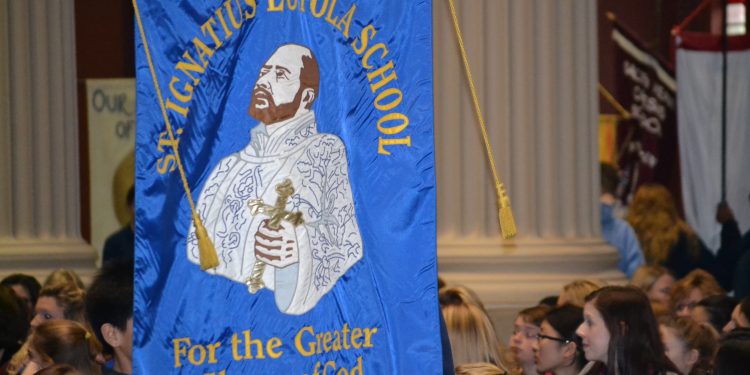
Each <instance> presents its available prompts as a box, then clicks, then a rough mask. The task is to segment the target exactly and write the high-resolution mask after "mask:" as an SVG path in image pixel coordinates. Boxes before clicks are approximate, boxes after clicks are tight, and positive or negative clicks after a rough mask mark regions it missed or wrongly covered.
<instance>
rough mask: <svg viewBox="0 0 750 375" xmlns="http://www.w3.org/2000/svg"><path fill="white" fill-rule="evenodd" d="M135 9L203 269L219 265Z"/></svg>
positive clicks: (136, 6) (135, 4)
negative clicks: (191, 217)
mask: <svg viewBox="0 0 750 375" xmlns="http://www.w3.org/2000/svg"><path fill="white" fill-rule="evenodd" d="M133 9H134V10H135V18H136V21H138V30H139V32H140V34H141V41H143V49H144V51H145V52H146V60H147V61H148V68H149V70H150V71H151V78H152V79H153V81H154V88H155V89H156V95H157V97H158V98H159V107H160V108H161V114H162V117H164V123H165V124H166V127H167V133H168V135H169V140H170V142H171V146H172V150H173V152H174V156H175V163H176V164H177V170H178V171H179V173H180V179H181V180H182V187H183V189H185V195H186V196H187V200H188V204H189V205H190V212H191V214H192V216H193V222H194V223H195V233H196V236H197V238H198V249H199V252H200V263H201V269H203V270H207V269H209V268H214V267H216V266H218V265H219V258H218V256H217V254H216V250H215V249H214V247H213V244H212V243H211V239H210V238H209V237H208V232H207V231H206V229H205V227H204V226H203V222H202V221H201V219H200V216H199V215H198V211H197V210H196V209H195V202H193V195H192V194H191V193H190V187H189V186H188V182H187V177H186V176H185V169H184V168H183V167H182V160H181V158H180V151H179V147H178V145H177V142H176V141H175V138H174V132H173V131H172V125H171V124H170V122H169V116H168V115H167V109H166V108H165V106H164V99H163V98H162V96H161V89H159V81H158V80H157V79H156V70H155V69H154V64H153V62H152V60H151V53H150V52H149V48H148V42H147V41H146V33H145V31H144V29H143V23H142V22H141V13H140V11H139V10H138V3H137V1H136V0H133Z"/></svg>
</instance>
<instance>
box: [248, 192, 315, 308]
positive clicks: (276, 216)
mask: <svg viewBox="0 0 750 375" xmlns="http://www.w3.org/2000/svg"><path fill="white" fill-rule="evenodd" d="M276 193H277V194H278V195H277V196H276V204H274V205H273V206H270V205H267V204H265V203H264V202H263V201H262V200H260V199H253V200H251V201H250V202H249V203H248V204H247V205H248V206H249V207H250V213H252V214H253V216H257V215H259V214H262V215H267V216H269V217H270V219H269V220H268V227H269V228H271V229H279V228H280V227H281V221H282V220H284V221H286V222H288V223H290V224H292V226H295V227H296V226H298V225H300V224H303V223H304V222H305V221H304V220H303V219H302V212H291V211H287V210H286V203H287V199H289V197H291V196H292V194H294V186H293V185H292V181H291V180H290V179H288V178H287V179H284V181H282V182H281V183H280V184H278V185H276ZM254 249H255V248H254V247H253V251H254ZM265 269H266V264H265V263H264V262H262V261H260V259H257V258H256V260H255V264H254V265H253V273H252V274H251V275H250V277H249V278H248V279H247V280H245V284H247V290H248V291H249V292H250V293H252V294H255V293H257V292H258V291H259V290H261V289H263V288H264V287H265V285H264V284H263V272H264V271H265Z"/></svg>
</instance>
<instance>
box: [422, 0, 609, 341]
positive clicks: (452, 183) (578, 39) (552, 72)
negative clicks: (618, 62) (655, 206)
mask: <svg viewBox="0 0 750 375" xmlns="http://www.w3.org/2000/svg"><path fill="white" fill-rule="evenodd" d="M456 5H457V12H458V13H459V20H460V23H461V27H462V34H463V38H464V42H465V45H466V49H467V52H468V55H469V61H470V64H471V68H472V74H473V76H474V80H475V84H476V87H477V90H478V95H479V97H480V100H481V105H482V109H483V112H484V115H485V120H486V123H487V127H488V132H489V135H490V138H491V139H490V142H491V144H492V148H493V151H494V153H495V162H496V164H497V167H498V172H499V173H500V176H501V179H502V180H503V181H504V182H505V185H506V188H507V190H508V193H509V194H510V197H511V202H512V206H513V212H514V214H515V218H516V222H517V225H518V237H517V238H516V239H513V240H508V241H504V240H502V239H501V237H500V234H499V230H498V219H497V206H496V203H495V193H494V184H493V181H492V178H491V174H490V171H489V167H488V163H487V161H486V157H485V154H484V150H483V145H482V141H481V138H480V133H479V129H478V122H477V119H476V116H475V113H474V110H473V108H472V104H471V101H470V95H469V91H468V84H467V82H466V79H465V74H464V72H463V66H462V63H461V59H460V55H459V51H458V47H457V42H456V38H455V35H454V31H453V25H452V23H451V19H450V12H449V8H448V6H447V0H441V1H436V2H434V3H433V7H434V10H433V12H434V17H433V19H434V26H435V28H434V49H435V51H434V57H435V137H436V147H437V150H436V152H435V155H436V163H437V167H436V170H437V180H438V257H439V270H440V273H441V275H442V276H443V277H444V278H445V279H446V280H447V281H448V282H449V283H456V284H464V285H467V286H469V287H471V288H472V289H474V290H476V291H477V292H478V293H479V295H480V297H481V298H482V299H483V300H484V302H485V304H486V305H487V306H488V307H489V308H490V310H492V313H493V314H494V315H495V318H496V319H499V318H503V319H501V320H502V321H503V322H507V319H508V318H509V317H510V316H511V315H512V314H514V313H515V312H517V310H518V309H519V308H521V307H527V306H531V305H534V304H536V302H537V301H538V300H539V299H540V298H541V297H544V296H546V295H551V294H557V293H558V291H559V289H560V287H561V286H562V285H563V284H564V283H566V282H568V281H570V280H573V279H575V278H582V277H591V278H597V279H602V280H605V281H609V282H621V281H622V277H623V275H622V274H621V273H620V272H619V271H617V269H616V266H617V254H616V252H615V251H614V250H613V249H612V248H611V247H609V246H607V245H606V244H605V242H604V241H603V239H602V238H601V236H600V233H599V203H598V201H599V166H598V148H597V147H598V146H597V136H598V135H597V116H598V100H597V93H596V82H597V79H598V78H597V77H598V74H597V65H596V64H597V56H596V43H597V27H596V1H595V0H555V1H550V0H456ZM511 319H512V318H511ZM511 322H512V320H511ZM498 328H499V330H500V331H501V332H505V331H504V330H505V329H507V327H498Z"/></svg>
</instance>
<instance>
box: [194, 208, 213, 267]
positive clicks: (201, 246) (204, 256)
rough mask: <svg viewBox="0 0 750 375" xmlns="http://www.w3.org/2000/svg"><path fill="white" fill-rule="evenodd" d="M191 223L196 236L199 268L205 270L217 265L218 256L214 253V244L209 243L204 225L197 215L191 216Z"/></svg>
mask: <svg viewBox="0 0 750 375" xmlns="http://www.w3.org/2000/svg"><path fill="white" fill-rule="evenodd" d="M193 223H195V236H196V237H198V252H199V253H200V261H201V270H203V271H205V270H208V269H211V268H215V267H217V266H218V265H219V257H218V255H216V249H214V244H213V243H211V239H210V238H209V237H208V232H207V231H206V227H204V226H203V222H202V221H201V218H200V217H198V215H194V216H193Z"/></svg>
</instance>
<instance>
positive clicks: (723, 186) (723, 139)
mask: <svg viewBox="0 0 750 375" xmlns="http://www.w3.org/2000/svg"><path fill="white" fill-rule="evenodd" d="M721 4H722V7H723V9H722V22H721V201H722V202H724V201H725V200H726V198H727V44H728V43H727V42H728V40H727V0H722V1H721Z"/></svg>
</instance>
